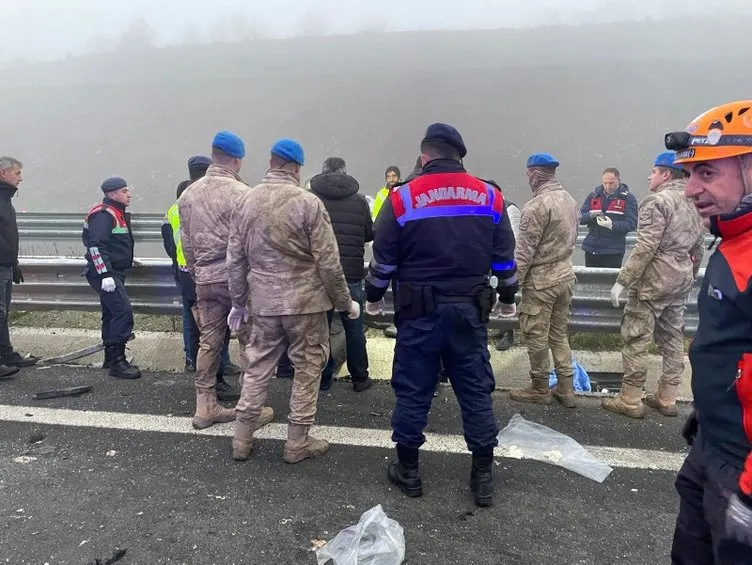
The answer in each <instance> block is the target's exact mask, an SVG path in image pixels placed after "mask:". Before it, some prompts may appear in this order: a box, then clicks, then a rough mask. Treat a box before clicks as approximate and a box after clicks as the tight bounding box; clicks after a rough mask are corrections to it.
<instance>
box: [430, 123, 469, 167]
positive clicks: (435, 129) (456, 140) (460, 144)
mask: <svg viewBox="0 0 752 565" xmlns="http://www.w3.org/2000/svg"><path fill="white" fill-rule="evenodd" d="M423 142H425V143H446V144H447V145H449V146H450V147H454V148H455V149H456V150H457V153H458V154H459V156H460V159H464V157H465V155H467V147H465V141H464V140H463V139H462V135H461V134H460V132H459V131H457V129H456V128H454V127H452V126H450V125H449V124H442V123H435V124H431V125H430V126H428V128H426V135H424V136H423Z"/></svg>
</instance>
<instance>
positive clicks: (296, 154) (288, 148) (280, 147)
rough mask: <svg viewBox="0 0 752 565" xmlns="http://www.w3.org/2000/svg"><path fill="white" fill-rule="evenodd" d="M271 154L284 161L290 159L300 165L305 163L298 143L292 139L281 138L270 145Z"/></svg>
mask: <svg viewBox="0 0 752 565" xmlns="http://www.w3.org/2000/svg"><path fill="white" fill-rule="evenodd" d="M272 155H276V156H277V157H279V158H280V159H284V160H285V161H292V162H293V163H297V164H298V165H300V166H301V167H302V166H303V165H304V164H305V156H304V155H303V148H302V147H301V146H300V143H298V142H297V141H295V140H294V139H287V138H282V139H280V140H279V141H277V142H276V143H275V144H274V145H272Z"/></svg>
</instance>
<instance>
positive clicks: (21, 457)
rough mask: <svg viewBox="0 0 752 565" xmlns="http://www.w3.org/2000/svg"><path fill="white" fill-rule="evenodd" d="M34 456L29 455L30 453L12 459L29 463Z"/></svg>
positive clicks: (33, 459) (34, 459)
mask: <svg viewBox="0 0 752 565" xmlns="http://www.w3.org/2000/svg"><path fill="white" fill-rule="evenodd" d="M36 460H37V458H36V457H31V456H30V455H21V456H20V457H16V458H15V459H14V460H13V461H15V462H16V463H24V464H25V463H31V462H32V461H36Z"/></svg>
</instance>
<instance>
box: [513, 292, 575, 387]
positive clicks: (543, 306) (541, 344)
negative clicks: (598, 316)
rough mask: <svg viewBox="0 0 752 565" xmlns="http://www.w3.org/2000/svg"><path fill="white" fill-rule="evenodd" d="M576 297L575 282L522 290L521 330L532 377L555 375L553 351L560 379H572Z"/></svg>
mask: <svg viewBox="0 0 752 565" xmlns="http://www.w3.org/2000/svg"><path fill="white" fill-rule="evenodd" d="M573 294H574V281H571V282H563V283H559V284H557V285H555V286H552V287H550V288H546V289H542V290H537V289H535V288H533V287H524V288H523V289H522V300H521V301H520V307H519V320H520V329H521V330H522V332H523V333H524V335H525V345H526V346H527V354H528V357H529V358H530V377H531V379H533V380H536V379H545V380H546V381H548V375H549V374H550V372H551V361H550V357H549V354H548V351H549V349H550V350H551V353H552V354H553V358H554V367H555V368H556V374H557V375H558V376H559V377H572V374H573V370H572V350H571V348H570V347H569V305H570V304H571V302H572V295H573Z"/></svg>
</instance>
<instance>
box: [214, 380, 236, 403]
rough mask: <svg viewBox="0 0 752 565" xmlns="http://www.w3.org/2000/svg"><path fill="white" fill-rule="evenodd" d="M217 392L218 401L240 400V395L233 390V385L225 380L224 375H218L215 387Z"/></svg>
mask: <svg viewBox="0 0 752 565" xmlns="http://www.w3.org/2000/svg"><path fill="white" fill-rule="evenodd" d="M214 390H216V391H217V400H222V401H223V402H234V401H235V400H238V399H240V394H238V392H237V391H236V390H235V389H234V388H232V385H230V383H228V382H227V381H226V380H225V377H224V375H217V384H216V386H215V387H214Z"/></svg>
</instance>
